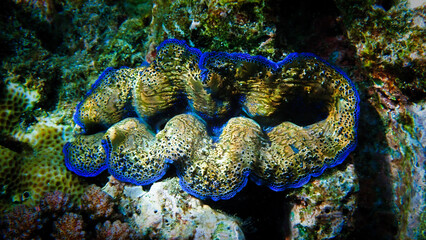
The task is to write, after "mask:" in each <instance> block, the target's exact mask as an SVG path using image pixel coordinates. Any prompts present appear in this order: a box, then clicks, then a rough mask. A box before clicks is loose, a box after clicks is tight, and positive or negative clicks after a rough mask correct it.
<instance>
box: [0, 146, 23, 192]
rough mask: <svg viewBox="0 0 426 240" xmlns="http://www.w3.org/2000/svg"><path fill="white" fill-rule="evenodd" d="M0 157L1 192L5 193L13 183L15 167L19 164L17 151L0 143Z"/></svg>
mask: <svg viewBox="0 0 426 240" xmlns="http://www.w3.org/2000/svg"><path fill="white" fill-rule="evenodd" d="M0 159H1V167H0V184H1V193H2V194H7V192H8V191H10V189H11V188H13V187H14V185H15V178H16V176H17V174H18V171H16V169H17V167H18V166H19V165H20V164H19V162H20V158H19V154H18V153H16V152H14V151H12V150H10V149H8V148H6V147H3V146H1V145H0Z"/></svg>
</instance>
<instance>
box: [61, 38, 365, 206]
mask: <svg viewBox="0 0 426 240" xmlns="http://www.w3.org/2000/svg"><path fill="white" fill-rule="evenodd" d="M130 93H131V94H130ZM300 97H302V100H298V101H299V102H302V103H303V104H305V105H302V106H306V105H308V106H309V105H314V106H315V107H314V108H320V109H325V111H326V113H325V114H322V115H323V116H321V114H319V115H320V116H318V117H316V118H315V120H314V121H312V122H309V123H308V124H306V125H305V126H299V125H297V124H295V123H293V122H290V121H285V119H283V118H282V115H285V113H286V109H285V108H286V106H288V102H291V101H295V100H294V99H296V98H300ZM183 99H186V100H185V101H183ZM132 103H133V105H132ZM188 110H189V113H188ZM309 110H310V109H309V108H308V109H307V111H309ZM134 112H136V113H137V115H138V116H139V117H140V118H143V119H145V120H146V122H143V121H140V120H138V119H135V118H126V119H124V120H122V121H120V122H118V121H119V120H120V119H123V118H125V117H126V116H132V115H135V113H134ZM358 112H359V96H358V94H357V92H356V89H355V86H354V85H353V83H352V82H351V81H350V80H349V78H348V77H347V76H346V75H345V74H344V73H343V72H342V71H341V70H338V69H336V68H335V67H332V66H331V65H330V64H328V63H326V62H325V61H324V60H322V59H320V58H318V57H316V56H314V55H312V54H308V53H302V54H297V53H294V54H291V55H289V56H288V57H287V58H286V59H284V60H283V61H281V62H278V63H275V62H272V61H269V60H267V59H266V58H264V57H261V56H250V55H248V54H240V53H231V54H229V53H224V52H207V53H201V52H200V51H199V50H198V49H195V48H190V47H189V46H188V45H186V43H185V42H183V41H179V40H167V41H165V42H163V43H162V44H161V45H160V46H159V47H158V54H157V57H156V59H155V60H154V62H153V63H152V64H151V65H149V66H148V67H146V68H144V67H142V68H136V69H128V68H121V69H119V70H112V69H107V70H106V71H105V72H104V73H103V74H102V75H101V77H100V78H99V79H98V81H97V82H96V83H95V84H94V85H93V88H92V90H91V91H90V92H89V94H88V95H87V96H86V98H85V100H84V101H82V102H81V103H80V104H79V105H78V106H77V112H76V114H75V116H74V120H75V121H76V123H77V124H78V125H80V126H81V127H82V128H83V129H84V132H85V133H92V132H98V131H99V130H102V129H106V128H109V129H108V130H107V132H106V133H105V134H104V135H103V136H102V140H100V138H101V137H100V135H101V134H102V133H98V135H96V136H98V137H97V140H96V141H92V140H90V139H93V138H94V136H95V135H80V136H78V137H77V140H76V141H74V142H71V143H67V144H66V145H65V147H64V154H65V161H66V165H67V167H68V168H69V169H70V170H72V171H74V172H76V173H78V174H80V175H83V176H93V175H97V174H98V173H99V172H100V171H102V170H104V169H108V170H109V172H110V173H111V174H112V175H113V176H114V177H116V178H117V179H120V180H123V181H127V182H132V183H136V184H149V183H152V182H154V181H157V180H158V179H160V178H161V177H162V176H163V175H164V174H165V172H166V170H167V168H168V165H169V164H174V165H175V166H176V168H177V174H178V176H179V178H180V184H181V186H182V188H183V189H185V190H186V191H188V192H189V193H191V194H192V195H194V196H196V197H198V198H201V199H206V198H211V199H213V200H219V199H229V198H231V197H233V196H234V195H235V194H236V193H237V192H238V191H240V190H241V189H242V188H243V187H244V186H245V184H246V183H247V179H248V176H249V175H250V177H251V179H252V180H254V181H255V182H256V183H258V184H265V185H267V186H269V187H270V188H271V189H273V190H275V191H281V190H284V189H286V188H290V187H300V186H301V185H303V184H305V183H306V182H308V181H309V179H310V178H311V177H312V176H314V177H316V176H319V175H321V174H322V173H323V171H324V170H325V169H326V168H330V167H334V166H336V165H338V164H340V163H341V162H342V161H343V160H344V159H345V158H346V156H347V155H348V154H349V153H350V152H351V151H352V150H353V149H354V147H355V144H356V131H357V123H358ZM111 113H113V114H111ZM179 113H185V114H179ZM320 113H322V112H321V111H320ZM176 114H178V115H176ZM173 115H176V116H174V117H173ZM164 119H165V120H164ZM167 120H169V121H167ZM117 122H118V123H117ZM114 123H115V124H114ZM161 123H166V124H165V126H164V128H163V129H161ZM113 124H114V125H113ZM156 126H157V128H158V129H157V130H161V131H159V132H158V133H157V134H154V133H152V132H151V130H150V129H152V128H154V127H156ZM101 146H103V149H102V147H101ZM103 151H105V155H106V156H105V157H102V154H103V153H102V152H103ZM80 156H81V157H80ZM100 156H101V157H100Z"/></svg>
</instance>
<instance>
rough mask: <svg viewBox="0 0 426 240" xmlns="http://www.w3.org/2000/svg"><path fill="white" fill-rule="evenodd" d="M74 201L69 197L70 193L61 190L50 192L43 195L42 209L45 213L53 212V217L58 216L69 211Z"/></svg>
mask: <svg viewBox="0 0 426 240" xmlns="http://www.w3.org/2000/svg"><path fill="white" fill-rule="evenodd" d="M72 205H73V203H72V202H71V200H70V198H69V194H65V193H63V192H61V191H58V190H56V191H54V192H48V193H46V194H44V195H43V197H42V198H41V200H40V210H41V211H42V212H45V213H49V214H53V217H54V218H55V217H58V216H60V215H62V214H63V213H65V212H66V211H69V210H70V209H71V208H72Z"/></svg>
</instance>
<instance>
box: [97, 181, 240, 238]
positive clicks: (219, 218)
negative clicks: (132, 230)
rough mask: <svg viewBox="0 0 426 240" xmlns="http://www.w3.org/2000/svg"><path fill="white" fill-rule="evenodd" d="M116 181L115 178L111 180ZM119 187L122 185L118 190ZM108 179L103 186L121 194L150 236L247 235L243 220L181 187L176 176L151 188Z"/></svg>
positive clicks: (124, 204) (134, 220) (133, 219)
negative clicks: (118, 182)
mask: <svg viewBox="0 0 426 240" xmlns="http://www.w3.org/2000/svg"><path fill="white" fill-rule="evenodd" d="M112 181H114V180H112ZM117 187H118V188H119V189H118V190H117ZM120 188H121V187H119V186H118V185H117V184H115V183H111V181H110V183H108V184H107V185H106V186H105V187H104V190H105V191H107V192H108V193H109V192H111V195H117V192H119V193H120V192H121V194H119V195H117V196H121V198H120V205H119V206H120V208H121V211H123V212H124V213H125V214H126V215H128V216H130V221H131V224H133V225H134V226H136V228H137V229H139V231H140V232H141V233H143V234H144V235H146V236H149V237H150V238H160V239H191V238H195V239H245V238H244V234H243V232H242V230H241V227H240V224H241V223H240V222H239V221H238V220H237V219H235V218H233V217H230V216H227V215H225V214H223V213H220V212H218V211H216V210H214V209H212V208H211V207H209V206H208V205H206V204H204V203H203V202H201V201H200V200H198V199H197V198H194V197H192V196H190V195H189V194H188V193H186V192H184V191H182V189H181V188H180V186H179V183H178V179H177V178H171V179H167V180H165V181H162V182H158V183H154V184H153V185H152V186H151V188H150V190H149V191H144V190H143V188H142V187H141V186H131V185H125V186H124V188H122V190H120Z"/></svg>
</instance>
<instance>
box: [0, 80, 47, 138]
mask: <svg viewBox="0 0 426 240" xmlns="http://www.w3.org/2000/svg"><path fill="white" fill-rule="evenodd" d="M4 90H5V91H3V93H2V94H1V95H2V97H1V98H0V134H9V133H10V132H12V130H13V129H14V127H15V126H16V124H17V123H18V122H19V117H20V116H21V115H22V114H23V113H24V112H25V111H28V110H30V109H31V108H32V107H33V106H34V104H35V103H36V102H37V101H38V99H39V98H40V95H39V94H38V92H36V91H31V90H29V89H27V88H25V87H23V86H21V85H19V84H16V83H9V84H7V86H6V89H4Z"/></svg>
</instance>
